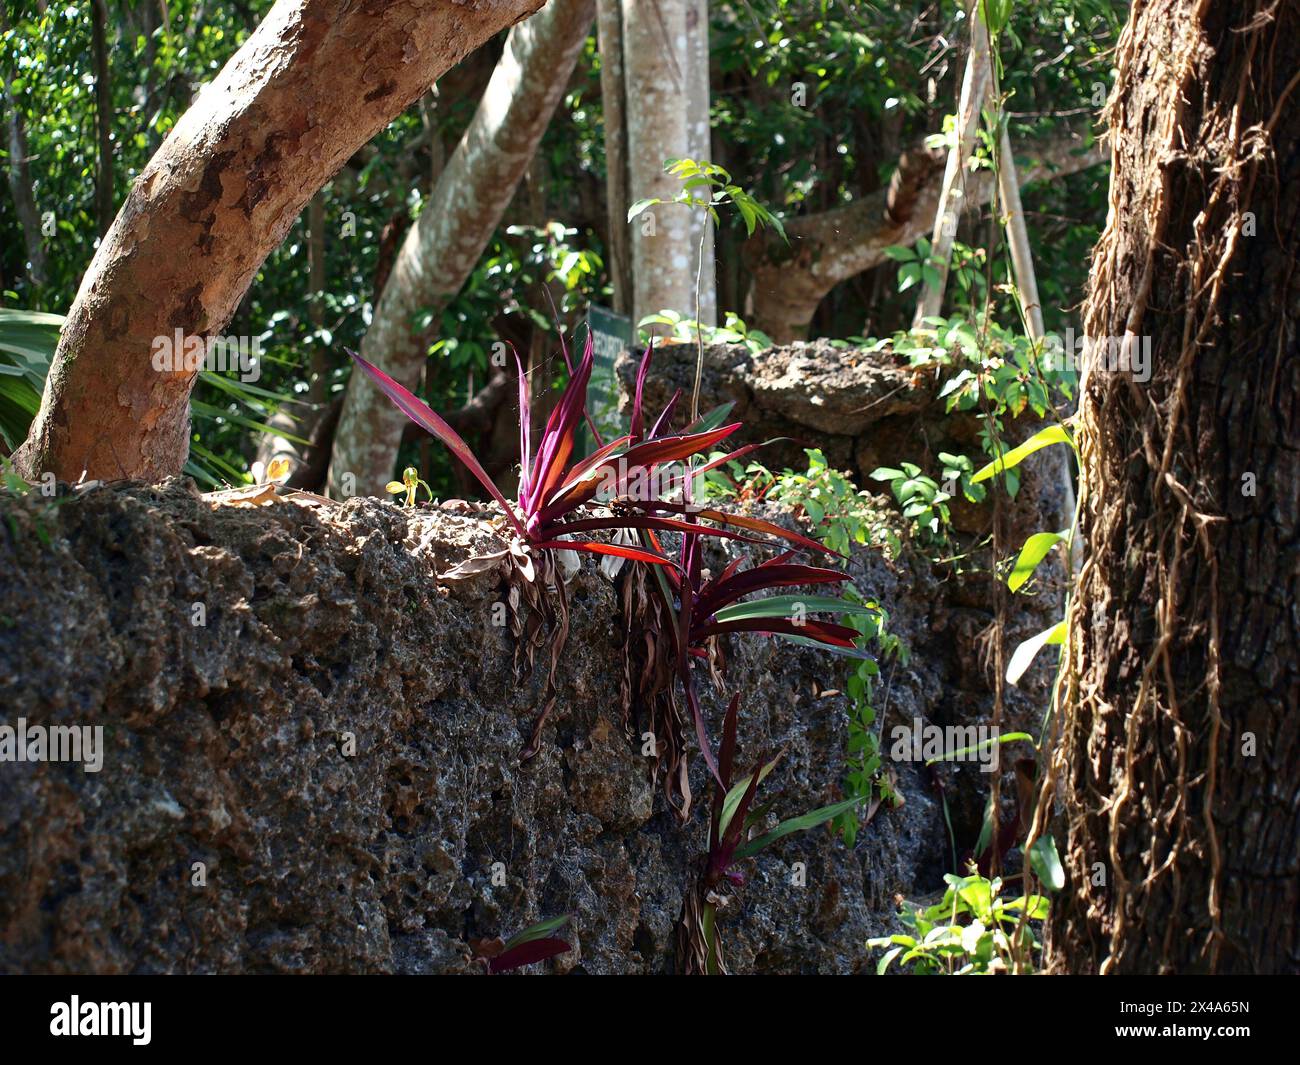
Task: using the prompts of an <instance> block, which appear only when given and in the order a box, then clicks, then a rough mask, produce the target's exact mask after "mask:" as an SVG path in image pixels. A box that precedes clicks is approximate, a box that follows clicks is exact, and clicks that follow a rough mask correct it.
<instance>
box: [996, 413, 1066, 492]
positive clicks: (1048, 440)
mask: <svg viewBox="0 0 1300 1065" xmlns="http://www.w3.org/2000/svg"><path fill="white" fill-rule="evenodd" d="M1052 444H1069V445H1070V446H1071V447H1073V446H1074V441H1073V440H1072V439H1071V437H1070V434H1069V433H1068V432H1066V430H1065V427H1064V426H1063V425H1048V426H1045V427H1044V428H1042V429H1040V430H1038V432H1036V433H1035V434H1034V435H1033V436H1031V437H1030V438H1029V439H1028V440H1026V441H1025V442H1024V443H1023V444H1020V445H1019V446H1018V447H1013V448H1012V449H1011V450H1010V451H1008V452H1007V453H1006V454H1005V455H1003V456H1002V457H1001V458H1000V459H994V460H993V461H992V462H990V463H989V464H988V465H987V466H984V467H982V468H981V469H980V470H979V472H978V473H976V474H975V476H974V477H972V478H971V483H972V484H978V483H979V482H980V481H987V480H988V479H989V478H990V477H992V476H993V475H994V474H995V473H1001V472H1002V471H1003V470H1004V469H1010V468H1011V467H1012V466H1019V465H1020V463H1022V462H1024V460H1025V459H1027V458H1028V457H1029V456H1030V455H1032V454H1033V453H1034V452H1035V451H1041V450H1042V449H1043V448H1045V447H1050V446H1051V445H1052Z"/></svg>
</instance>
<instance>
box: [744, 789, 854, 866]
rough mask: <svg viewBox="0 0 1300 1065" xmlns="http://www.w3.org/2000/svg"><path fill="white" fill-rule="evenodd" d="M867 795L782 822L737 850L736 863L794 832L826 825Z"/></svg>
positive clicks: (845, 800)
mask: <svg viewBox="0 0 1300 1065" xmlns="http://www.w3.org/2000/svg"><path fill="white" fill-rule="evenodd" d="M866 798H867V797H866V796H865V795H860V796H858V797H857V798H856V799H844V800H843V801H842V802H837V803H832V804H831V805H830V806H823V807H822V808H821V809H819V810H812V811H811V812H809V813H806V814H804V815H803V816H802V817H792V818H790V820H788V821H782V822H781V823H780V824H779V825H777V826H776V828H774V829H772V831H771V832H768V833H765V834H764V835H761V836H759V837H758V838H757V839H751V840H750V841H749V842H748V843H746V844H744V845H743V846H741V847H737V848H736V856H735V859H736V861H740V860H741V859H742V858H752V857H753V856H754V855H755V854H757V853H758V852H759V851H761V850H762V849H763V848H764V847H769V846H771V845H772V844H773V843H775V842H776V841H777V840H778V839H781V838H783V837H784V836H788V835H790V833H792V832H806V831H807V830H808V829H810V828H816V827H817V826H818V825H822V824H825V823H826V822H827V821H830V820H832V819H833V818H836V817H839V815H840V814H842V813H844V812H845V811H846V810H852V809H853V807H855V806H857V805H858V804H859V803H861V802H865V801H866Z"/></svg>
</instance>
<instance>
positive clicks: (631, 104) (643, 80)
mask: <svg viewBox="0 0 1300 1065" xmlns="http://www.w3.org/2000/svg"><path fill="white" fill-rule="evenodd" d="M686 7H687V0H623V71H624V78H625V85H626V92H625V99H626V104H627V108H626V110H627V159H628V195H629V196H630V197H631V199H632V201H633V202H634V203H635V202H636V201H638V200H643V199H651V198H659V199H662V200H671V199H672V198H673V197H674V196H676V195H677V194H678V193H679V192H680V191H681V188H682V183H681V182H680V181H679V180H678V179H677V178H675V177H671V176H670V175H668V174H665V173H664V169H663V165H664V160H665V159H681V158H683V157H686V156H688V155H690V147H691V141H690V125H689V121H688V115H689V113H690V95H689V92H690V90H689V82H688V81H687V64H688V62H689V56H690V51H689V49H688V47H687V36H686ZM624 224H626V220H625V222H624ZM691 228H692V227H691V219H690V216H689V213H688V209H687V208H685V207H680V206H669V205H667V204H659V205H657V206H655V207H651V208H650V209H649V210H647V211H644V212H643V213H642V214H640V215H638V216H637V218H635V219H634V220H633V222H632V319H633V321H640V320H641V319H642V318H644V317H645V316H646V315H647V314H654V313H655V312H656V311H662V310H674V311H680V312H681V313H683V314H686V315H688V316H689V317H694V314H695V283H694V282H695V274H694V266H695V261H696V254H697V251H696V249H695V248H693V247H692V246H691Z"/></svg>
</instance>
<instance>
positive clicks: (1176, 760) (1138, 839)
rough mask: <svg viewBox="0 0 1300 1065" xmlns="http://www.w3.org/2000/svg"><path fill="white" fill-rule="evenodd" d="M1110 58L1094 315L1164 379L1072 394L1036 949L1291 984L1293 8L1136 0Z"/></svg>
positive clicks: (1270, 3) (1296, 464) (1129, 379)
mask: <svg viewBox="0 0 1300 1065" xmlns="http://www.w3.org/2000/svg"><path fill="white" fill-rule="evenodd" d="M1118 69H1119V74H1118V79H1117V82H1116V86H1115V90H1114V95H1113V96H1112V99H1111V104H1110V107H1109V121H1110V127H1111V139H1112V145H1113V169H1112V179H1111V204H1110V217H1109V221H1108V223H1107V227H1106V230H1105V233H1104V234H1103V236H1102V238H1101V242H1100V244H1099V245H1098V248H1097V252H1096V256H1095V260H1094V265H1093V272H1092V285H1091V291H1090V294H1089V299H1088V304H1087V310H1086V316H1085V324H1086V332H1087V335H1088V336H1089V337H1092V338H1096V339H1098V340H1099V339H1101V338H1107V337H1116V338H1121V339H1122V340H1123V341H1124V342H1125V344H1124V350H1125V351H1127V352H1128V353H1129V354H1130V358H1129V362H1130V364H1135V365H1136V366H1137V368H1138V370H1139V371H1140V370H1141V364H1142V360H1141V357H1140V352H1141V351H1142V345H1143V344H1144V343H1145V342H1146V341H1147V340H1149V343H1150V349H1149V357H1150V369H1151V376H1150V380H1149V381H1144V380H1142V378H1143V377H1144V374H1142V373H1141V372H1138V373H1130V372H1125V371H1123V370H1122V369H1121V370H1120V371H1118V372H1107V371H1106V370H1105V369H1104V368H1102V367H1101V366H1100V365H1097V364H1096V360H1094V364H1093V365H1091V366H1090V367H1089V369H1088V372H1087V374H1086V381H1085V385H1084V387H1083V389H1082V401H1081V410H1080V415H1079V419H1080V433H1079V436H1080V444H1081V449H1082V493H1081V495H1082V533H1083V535H1084V537H1085V541H1086V545H1087V546H1086V555H1085V561H1084V566H1083V570H1082V573H1081V575H1080V585H1079V589H1078V592H1077V596H1076V598H1075V600H1074V604H1073V608H1072V613H1071V632H1070V638H1069V641H1068V644H1067V648H1068V649H1067V655H1068V659H1067V662H1066V667H1065V668H1066V674H1065V682H1064V697H1063V716H1062V718H1061V732H1062V735H1061V738H1060V743H1059V745H1058V747H1057V753H1056V757H1055V759H1054V763H1053V766H1054V772H1053V774H1052V775H1051V776H1050V777H1049V784H1048V792H1047V794H1046V796H1045V798H1047V799H1048V800H1049V801H1046V802H1040V804H1039V809H1040V811H1048V810H1050V809H1051V805H1052V804H1051V801H1050V799H1051V787H1052V780H1053V779H1054V781H1055V788H1056V789H1057V792H1058V795H1059V798H1060V800H1061V801H1062V802H1063V804H1064V811H1065V816H1064V821H1065V827H1066V830H1067V835H1066V837H1065V846H1064V848H1063V858H1064V865H1065V869H1066V874H1067V880H1068V885H1067V889H1066V891H1065V892H1064V893H1062V894H1061V895H1058V897H1057V898H1056V900H1055V901H1054V902H1053V906H1052V916H1051V922H1050V930H1049V937H1048V947H1049V954H1050V960H1051V964H1052V965H1053V966H1054V967H1055V968H1057V969H1064V970H1067V971H1070V972H1094V971H1100V972H1106V973H1132V972H1140V971H1160V972H1282V971H1286V972H1293V973H1294V972H1296V971H1300V916H1298V915H1300V832H1297V820H1296V818H1297V811H1298V810H1300V605H1298V604H1297V597H1298V596H1300V299H1297V291H1300V289H1298V288H1297V285H1298V282H1297V278H1298V277H1300V269H1298V268H1300V197H1297V196H1296V195H1295V190H1296V188H1297V187H1300V0H1280V2H1278V0H1147V2H1145V3H1139V4H1136V5H1135V8H1134V12H1133V16H1132V20H1131V22H1130V24H1129V26H1128V28H1127V30H1126V31H1125V33H1124V36H1123V38H1122V40H1121V43H1120V47H1119V61H1118ZM1134 352H1137V353H1139V354H1138V355H1136V356H1135V355H1134V354H1133V353H1134ZM1103 354H1104V353H1103ZM1061 838H1062V837H1061V834H1060V833H1059V832H1058V833H1057V839H1058V840H1059V839H1061Z"/></svg>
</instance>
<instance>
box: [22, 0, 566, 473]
mask: <svg viewBox="0 0 1300 1065" xmlns="http://www.w3.org/2000/svg"><path fill="white" fill-rule="evenodd" d="M540 6H541V2H540V0H477V2H475V3H470V2H468V0H369V2H366V3H357V2H353V0H280V2H279V3H277V4H276V5H275V6H274V7H273V8H272V9H271V11H270V12H269V13H268V14H267V16H266V18H265V19H264V20H263V22H262V24H261V25H260V26H258V28H257V30H256V31H255V32H254V33H253V34H252V35H251V36H250V37H249V39H248V40H247V41H246V42H245V44H244V46H243V47H242V48H240V50H239V51H238V52H237V53H236V54H235V56H234V57H233V58H232V59H231V60H230V62H229V63H227V64H226V66H225V68H224V69H223V70H222V71H221V73H220V74H219V75H218V76H217V78H216V80H214V81H213V82H212V83H211V84H209V85H207V86H205V87H204V89H203V91H202V92H201V93H200V94H199V95H198V96H197V97H196V99H195V101H194V103H193V105H192V106H191V107H190V109H189V110H188V111H187V112H186V113H185V115H184V116H183V117H182V118H181V120H180V122H178V123H177V125H176V127H175V129H173V130H172V132H171V133H170V134H169V135H168V137H167V139H166V140H165V141H164V142H163V145H162V146H161V148H159V150H158V153H157V154H156V155H155V156H154V158H153V159H152V160H151V161H150V163H149V165H148V166H147V167H145V169H144V171H143V172H142V173H141V174H140V176H139V178H138V179H137V180H136V182H135V185H134V187H133V188H132V190H131V193H130V195H129V196H128V197H127V200H126V203H125V204H124V205H123V207H122V210H121V212H120V213H119V214H118V216H117V219H116V220H115V221H114V223H113V225H112V227H111V228H110V230H109V232H108V235H107V236H106V237H105V238H104V240H103V241H102V242H101V244H100V247H99V250H98V251H97V252H96V254H95V258H94V260H93V261H92V262H91V265H90V268H89V269H88V270H87V272H86V275H85V277H84V278H83V279H82V283H81V289H80V291H79V292H78V294H77V299H76V301H75V302H74V304H73V306H72V310H71V312H70V314H69V316H68V321H67V324H66V325H65V326H64V329H63V336H62V338H61V340H60V343H59V349H58V351H57V353H56V354H55V358H54V364H53V367H52V369H51V373H50V376H49V380H48V381H47V383H46V388H45V396H44V399H43V401H42V404H41V410H40V413H39V414H38V415H37V417H36V420H35V422H34V423H33V425H32V430H31V434H30V435H29V437H28V440H27V443H26V444H24V446H23V447H22V448H21V449H20V450H19V452H18V453H17V459H18V461H19V466H20V468H21V469H22V470H23V471H24V472H25V473H27V474H28V475H36V474H39V473H41V472H43V471H47V470H48V471H52V472H54V473H55V474H57V475H59V476H61V477H66V478H76V477H78V476H79V475H80V474H81V473H82V471H83V470H84V471H86V472H87V474H88V475H89V476H91V477H105V478H113V477H139V478H145V479H151V480H152V479H159V478H162V477H165V476H167V475H170V474H175V473H177V472H179V471H180V469H181V467H182V466H183V464H184V462H185V457H186V453H187V451H188V437H189V407H188V400H189V395H190V391H191V389H192V388H193V385H194V380H195V377H196V376H197V374H196V372H193V371H190V370H188V369H183V370H180V371H177V372H159V371H157V370H155V369H154V367H153V359H152V349H153V344H154V340H155V338H157V337H162V336H172V335H173V334H174V331H175V330H177V329H179V330H181V331H182V332H183V334H185V335H187V336H199V337H208V336H216V335H218V334H219V333H220V332H221V330H222V328H223V327H224V326H225V325H226V323H227V322H228V321H229V320H230V316H231V315H232V314H233V313H234V310H235V308H236V306H237V305H238V303H239V300H240V299H241V298H242V296H243V295H244V293H245V291H246V290H247V288H248V285H249V283H250V281H251V280H252V278H253V276H254V274H255V273H256V271H257V269H258V267H259V266H261V264H262V262H263V261H264V260H265V258H266V256H267V255H268V254H269V253H270V251H271V250H272V249H273V248H275V247H276V246H277V245H278V244H279V243H280V241H281V240H283V239H284V236H285V234H286V233H287V232H288V229H289V227H290V226H291V225H292V224H293V221H294V219H295V218H297V216H298V214H299V212H300V211H301V210H302V209H303V207H304V206H305V205H306V204H307V202H308V200H310V199H311V197H312V196H313V195H314V194H315V193H316V191H317V190H318V189H319V188H320V187H321V186H322V185H323V184H324V183H325V182H326V181H327V180H328V179H329V178H330V177H331V176H332V175H333V174H334V173H336V172H337V171H338V169H339V168H340V167H341V166H342V165H343V163H344V162H345V161H346V160H347V158H348V157H349V156H350V155H351V154H352V153H353V152H355V151H356V150H357V149H358V148H359V147H361V146H362V145H363V144H365V143H366V141H368V140H369V139H370V138H371V137H372V136H374V134H375V133H377V132H378V131H379V130H380V129H382V128H383V127H384V126H385V125H387V124H388V122H390V121H391V120H392V119H393V118H394V117H395V116H396V115H398V114H399V113H401V111H402V110H403V109H404V108H405V107H406V106H407V105H409V104H410V103H411V102H413V101H414V100H415V99H417V98H418V97H419V96H420V94H421V93H423V92H426V91H427V90H428V88H429V86H430V85H431V84H432V83H433V82H434V80H436V79H437V78H438V77H439V76H440V75H441V74H442V73H443V72H444V71H446V70H447V69H448V68H449V67H450V66H452V65H453V64H454V63H456V62H457V61H459V60H460V59H461V58H462V57H463V56H465V55H466V54H468V53H469V52H470V51H472V50H473V49H475V48H477V47H478V46H479V45H480V44H481V43H482V42H483V41H485V40H486V39H487V38H488V37H490V36H491V35H492V34H494V33H496V32H497V31H498V30H500V29H501V28H503V27H504V26H507V25H509V24H510V23H511V22H514V21H517V20H518V19H520V18H522V17H524V16H526V15H528V14H529V13H530V12H532V11H534V10H536V9H537V8H538V7H540Z"/></svg>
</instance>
